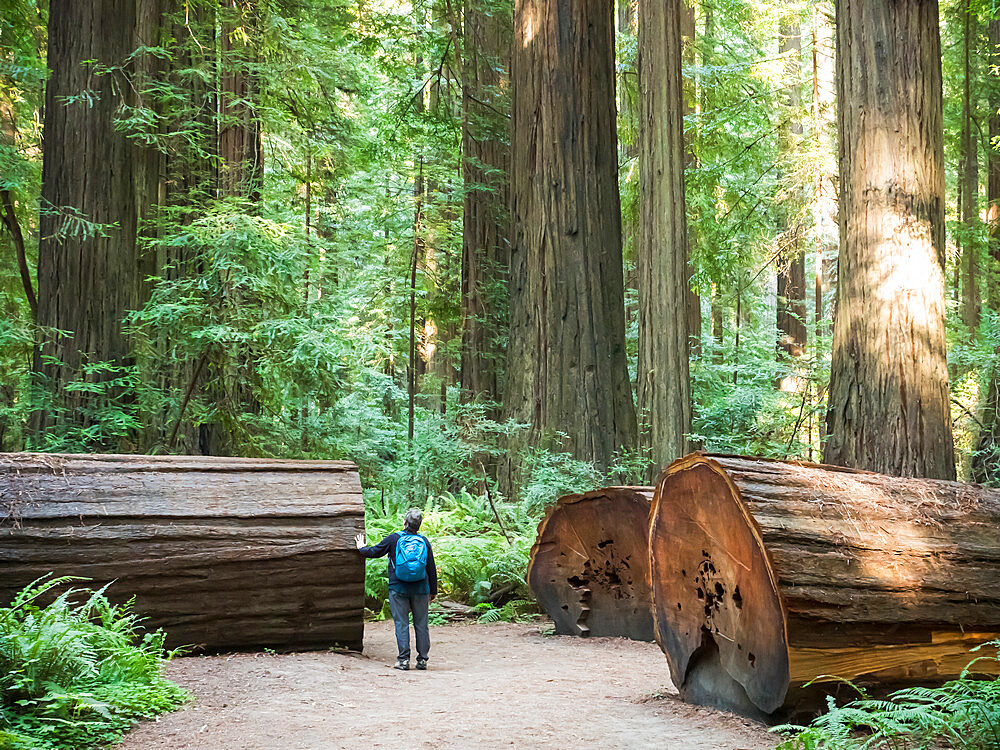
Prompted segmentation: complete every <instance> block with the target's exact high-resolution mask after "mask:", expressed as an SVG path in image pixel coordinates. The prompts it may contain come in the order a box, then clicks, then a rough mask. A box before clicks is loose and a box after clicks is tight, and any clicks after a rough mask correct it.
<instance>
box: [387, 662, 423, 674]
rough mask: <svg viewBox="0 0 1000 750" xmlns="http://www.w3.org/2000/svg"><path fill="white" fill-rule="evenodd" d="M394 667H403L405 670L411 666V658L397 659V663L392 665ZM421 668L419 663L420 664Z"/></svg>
mask: <svg viewBox="0 0 1000 750" xmlns="http://www.w3.org/2000/svg"><path fill="white" fill-rule="evenodd" d="M392 668H393V669H402V670H403V671H404V672H405V671H406V670H407V669H409V668H410V660H409V659H396V663H395V664H394V665H393V667H392ZM418 668H419V665H418Z"/></svg>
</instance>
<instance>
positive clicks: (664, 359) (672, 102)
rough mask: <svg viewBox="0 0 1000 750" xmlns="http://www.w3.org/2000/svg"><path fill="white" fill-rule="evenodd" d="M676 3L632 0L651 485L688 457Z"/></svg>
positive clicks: (642, 405) (645, 434)
mask: <svg viewBox="0 0 1000 750" xmlns="http://www.w3.org/2000/svg"><path fill="white" fill-rule="evenodd" d="M682 8H683V5H682V2H681V0H640V1H639V111H640V123H639V187H640V193H641V198H640V221H639V263H638V265H639V268H638V278H639V370H638V381H639V383H638V391H639V394H638V395H639V416H640V423H641V427H642V429H641V430H640V439H641V444H642V446H643V448H646V449H647V450H648V451H649V455H650V458H651V459H652V466H651V467H650V478H653V477H655V476H656V475H657V474H658V473H659V472H660V470H662V469H663V468H664V467H666V466H667V464H669V463H670V462H671V461H673V460H674V459H675V458H677V457H678V456H681V455H683V454H684V453H686V452H687V434H688V433H689V432H690V431H691V393H690V382H689V377H688V359H689V355H690V336H689V334H690V330H689V324H688V305H689V303H688V296H689V294H690V273H689V268H688V256H687V222H686V218H685V200H684V166H685V164H686V162H687V155H686V153H685V149H684V118H683V113H684V104H683V97H684V91H683V85H682V79H681V53H682V43H681V14H682Z"/></svg>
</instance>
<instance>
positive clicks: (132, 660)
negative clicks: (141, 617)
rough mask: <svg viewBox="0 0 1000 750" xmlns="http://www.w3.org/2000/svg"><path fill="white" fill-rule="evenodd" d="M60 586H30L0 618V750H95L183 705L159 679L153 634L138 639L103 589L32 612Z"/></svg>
mask: <svg viewBox="0 0 1000 750" xmlns="http://www.w3.org/2000/svg"><path fill="white" fill-rule="evenodd" d="M67 580H69V579H64V578H63V579H49V580H46V581H43V582H38V583H36V584H33V585H32V586H29V587H28V588H26V589H24V590H23V591H22V592H21V593H20V594H19V595H18V596H17V597H16V598H15V600H14V601H13V602H12V603H11V605H10V606H9V607H6V608H3V609H0V750H57V749H58V750H76V749H79V750H83V749H84V748H92V747H97V746H101V745H104V744H106V743H110V742H114V741H116V740H117V739H118V738H120V737H121V735H122V734H124V733H125V732H126V731H127V730H128V728H129V727H130V726H131V725H132V723H133V722H134V721H135V720H136V719H139V718H143V717H150V716H155V715H157V714H161V713H164V712H166V711H169V710H171V709H172V708H174V707H176V706H178V705H180V704H181V703H183V702H184V701H185V700H186V699H187V695H186V694H185V693H184V691H183V690H181V689H180V688H179V687H177V686H176V685H174V684H173V683H172V682H169V681H168V680H166V679H164V678H163V677H162V675H161V674H160V666H161V663H162V656H163V653H164V652H163V639H164V634H163V632H162V631H157V632H155V633H147V634H144V635H140V634H139V632H138V629H137V627H138V619H137V618H136V616H135V615H133V614H131V613H130V612H129V609H128V607H127V606H124V607H123V606H115V605H113V604H111V603H110V602H109V601H108V599H107V598H106V597H105V596H104V589H101V590H98V591H95V592H89V591H85V590H73V589H71V590H67V591H66V592H64V593H63V594H62V595H60V596H58V597H57V598H56V599H55V601H53V602H52V603H51V604H49V605H47V606H44V607H43V606H40V605H39V604H38V600H39V599H40V598H43V597H45V595H46V594H47V593H48V592H50V591H51V590H52V589H53V588H55V587H57V586H62V585H63V584H65V583H66V582H67ZM82 597H87V598H86V599H85V600H84V601H82V602H79V600H80V599H81V598H82Z"/></svg>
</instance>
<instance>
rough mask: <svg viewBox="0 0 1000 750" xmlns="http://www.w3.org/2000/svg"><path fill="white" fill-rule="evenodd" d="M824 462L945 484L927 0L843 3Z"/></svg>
mask: <svg viewBox="0 0 1000 750" xmlns="http://www.w3.org/2000/svg"><path fill="white" fill-rule="evenodd" d="M837 92H838V105H839V111H838V122H839V131H840V269H839V274H840V278H839V280H838V285H837V312H836V320H835V323H834V334H833V336H834V341H833V361H832V364H831V375H830V396H829V411H828V414H827V426H828V433H829V437H828V439H827V443H826V446H825V450H824V453H823V456H824V459H825V461H826V462H827V463H833V464H840V465H844V466H854V467H857V468H862V469H871V470H873V471H878V472H882V473H884V474H891V475H895V476H917V477H932V478H939V479H953V478H954V477H955V455H954V449H953V441H952V434H951V414H950V410H949V390H948V371H947V365H946V356H945V329H944V321H945V310H944V305H945V299H944V273H943V269H944V252H945V244H944V147H943V125H942V94H941V40H940V33H939V21H938V5H937V2H936V0H896V2H892V3H885V2H883V1H882V0H840V2H839V3H838V5H837Z"/></svg>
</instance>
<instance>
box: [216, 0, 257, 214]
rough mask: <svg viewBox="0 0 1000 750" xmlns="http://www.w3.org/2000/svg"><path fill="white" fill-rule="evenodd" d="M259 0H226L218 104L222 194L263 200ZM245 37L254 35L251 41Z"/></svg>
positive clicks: (252, 200)
mask: <svg viewBox="0 0 1000 750" xmlns="http://www.w3.org/2000/svg"><path fill="white" fill-rule="evenodd" d="M256 2H257V0H223V6H224V7H225V8H226V13H225V15H224V16H223V22H222V37H221V40H220V41H221V52H222V80H221V88H222V94H221V97H220V100H219V116H220V123H219V156H220V157H221V166H220V170H219V191H220V193H221V194H222V195H228V196H241V197H244V198H246V199H247V200H248V201H249V202H250V204H251V206H256V205H257V204H259V202H260V198H261V191H262V190H263V187H264V161H263V156H264V154H263V147H262V143H261V127H260V116H259V115H258V113H257V99H258V97H259V95H260V91H259V89H260V84H259V81H258V78H257V73H256V71H255V64H256V62H257V55H258V50H257V44H256V39H255V37H256V34H257V33H258V31H257V29H256V28H255V27H256V24H257V18H256V15H257V13H258V9H257V7H256ZM246 35H249V36H250V40H249V42H247V41H246Z"/></svg>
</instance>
